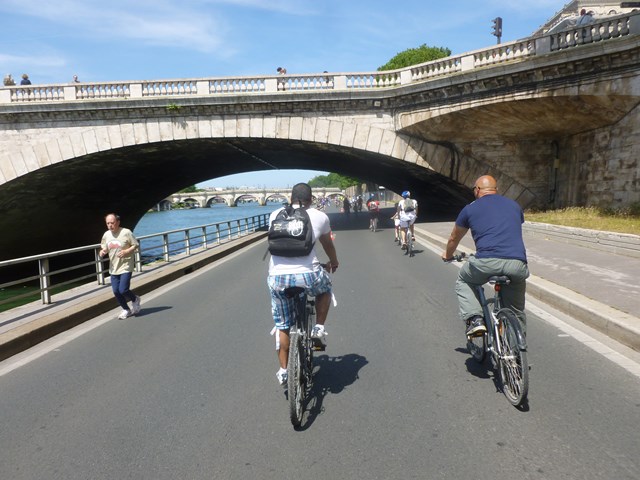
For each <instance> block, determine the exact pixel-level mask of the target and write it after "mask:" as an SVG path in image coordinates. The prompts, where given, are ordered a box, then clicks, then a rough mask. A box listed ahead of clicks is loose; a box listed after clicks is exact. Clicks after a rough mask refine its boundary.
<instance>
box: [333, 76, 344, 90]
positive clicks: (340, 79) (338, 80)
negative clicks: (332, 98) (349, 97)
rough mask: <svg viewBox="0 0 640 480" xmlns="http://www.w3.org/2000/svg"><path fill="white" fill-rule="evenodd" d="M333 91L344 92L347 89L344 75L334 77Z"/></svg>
mask: <svg viewBox="0 0 640 480" xmlns="http://www.w3.org/2000/svg"><path fill="white" fill-rule="evenodd" d="M333 81H334V85H333V89H334V90H346V89H347V76H346V75H336V76H335V77H334V78H333Z"/></svg>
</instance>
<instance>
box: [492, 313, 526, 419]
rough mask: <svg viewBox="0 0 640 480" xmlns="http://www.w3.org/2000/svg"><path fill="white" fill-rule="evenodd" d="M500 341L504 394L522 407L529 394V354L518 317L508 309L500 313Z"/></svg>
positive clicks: (499, 364) (500, 365)
mask: <svg viewBox="0 0 640 480" xmlns="http://www.w3.org/2000/svg"><path fill="white" fill-rule="evenodd" d="M498 335H499V338H498V341H499V342H500V348H501V350H502V355H501V356H500V358H499V359H498V368H499V370H500V380H501V381H502V393H504V396H505V397H507V400H509V402H510V403H511V404H512V405H515V406H516V407H517V406H519V405H522V403H523V402H524V401H525V400H526V398H527V394H528V393H529V363H528V362H527V352H526V351H525V349H523V348H521V346H520V345H521V343H523V342H521V341H520V339H522V329H521V328H520V323H519V320H518V317H516V316H515V314H514V313H513V312H512V311H511V310H508V309H503V310H500V311H499V312H498Z"/></svg>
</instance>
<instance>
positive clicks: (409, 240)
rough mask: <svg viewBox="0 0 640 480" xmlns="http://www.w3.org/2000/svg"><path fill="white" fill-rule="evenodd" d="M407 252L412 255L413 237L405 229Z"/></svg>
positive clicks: (409, 231)
mask: <svg viewBox="0 0 640 480" xmlns="http://www.w3.org/2000/svg"><path fill="white" fill-rule="evenodd" d="M407 253H408V254H409V256H410V257H413V237H412V235H411V230H409V229H407Z"/></svg>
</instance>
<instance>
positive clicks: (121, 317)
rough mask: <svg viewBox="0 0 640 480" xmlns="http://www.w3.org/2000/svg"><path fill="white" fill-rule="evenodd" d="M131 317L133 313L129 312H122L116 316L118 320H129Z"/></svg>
mask: <svg viewBox="0 0 640 480" xmlns="http://www.w3.org/2000/svg"><path fill="white" fill-rule="evenodd" d="M131 315H133V313H131V310H124V309H123V310H122V311H121V312H120V315H118V318H119V319H120V320H124V319H125V318H129V317H130V316H131Z"/></svg>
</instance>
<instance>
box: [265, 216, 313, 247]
mask: <svg viewBox="0 0 640 480" xmlns="http://www.w3.org/2000/svg"><path fill="white" fill-rule="evenodd" d="M267 238H268V239H269V253H271V255H277V256H279V257H305V256H307V255H309V254H310V253H311V250H313V244H314V241H313V228H312V226H311V219H310V218H309V214H308V213H307V210H306V209H305V208H293V207H292V206H291V205H287V206H286V207H285V208H284V209H282V210H281V211H280V212H279V213H278V215H276V218H275V219H274V220H273V222H271V225H270V226H269V234H268V236H267Z"/></svg>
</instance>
